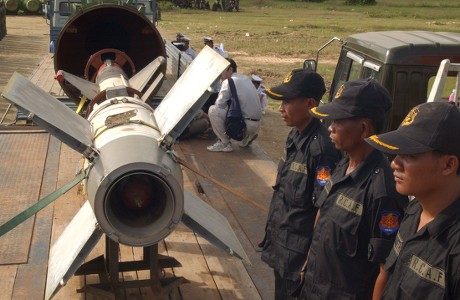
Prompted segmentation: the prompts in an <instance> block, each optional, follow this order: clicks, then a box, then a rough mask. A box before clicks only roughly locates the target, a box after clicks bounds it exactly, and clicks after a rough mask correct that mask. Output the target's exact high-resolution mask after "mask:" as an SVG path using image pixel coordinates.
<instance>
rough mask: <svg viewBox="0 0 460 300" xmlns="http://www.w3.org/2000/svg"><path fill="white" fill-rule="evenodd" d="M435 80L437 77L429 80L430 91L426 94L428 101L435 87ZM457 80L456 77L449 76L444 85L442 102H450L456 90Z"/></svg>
mask: <svg viewBox="0 0 460 300" xmlns="http://www.w3.org/2000/svg"><path fill="white" fill-rule="evenodd" d="M435 79H436V76H432V77H430V79H429V80H428V90H427V94H426V98H427V99H428V96H429V95H430V92H431V88H432V87H433V83H434V80H435ZM456 80H457V77H456V76H448V77H447V78H446V83H445V84H444V89H443V90H442V100H444V101H448V99H449V96H450V94H451V93H452V90H453V89H455V83H456ZM458 95H460V93H459V92H457V96H458Z"/></svg>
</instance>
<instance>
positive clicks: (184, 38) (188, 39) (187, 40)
mask: <svg viewBox="0 0 460 300" xmlns="http://www.w3.org/2000/svg"><path fill="white" fill-rule="evenodd" d="M182 41H183V42H186V43H188V42H190V38H189V37H188V36H183V37H182Z"/></svg>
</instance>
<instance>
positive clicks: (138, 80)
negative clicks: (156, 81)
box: [129, 56, 166, 92]
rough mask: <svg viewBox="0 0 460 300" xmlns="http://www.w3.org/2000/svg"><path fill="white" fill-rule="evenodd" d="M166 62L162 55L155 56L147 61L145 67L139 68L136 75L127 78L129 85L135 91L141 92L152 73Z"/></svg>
mask: <svg viewBox="0 0 460 300" xmlns="http://www.w3.org/2000/svg"><path fill="white" fill-rule="evenodd" d="M164 64H166V58H164V57H163V56H159V57H157V58H156V59H155V60H153V61H152V62H151V63H149V64H148V65H147V66H146V67H145V68H143V69H142V70H140V71H139V72H138V73H136V75H134V76H133V77H131V78H130V79H129V86H130V87H132V88H133V89H135V90H136V91H140V92H142V91H143V89H144V87H145V86H146V85H147V83H148V82H149V81H150V79H151V78H152V76H153V75H155V73H156V72H157V70H158V69H159V68H160V67H161V66H163V65H164Z"/></svg>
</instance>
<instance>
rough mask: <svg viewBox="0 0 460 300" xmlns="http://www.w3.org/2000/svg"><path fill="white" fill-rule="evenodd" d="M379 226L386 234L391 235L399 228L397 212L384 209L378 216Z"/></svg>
mask: <svg viewBox="0 0 460 300" xmlns="http://www.w3.org/2000/svg"><path fill="white" fill-rule="evenodd" d="M379 227H380V230H381V231H382V232H384V233H385V234H386V235H391V234H393V233H395V232H396V231H398V229H399V212H396V211H384V212H382V217H381V218H380V222H379Z"/></svg>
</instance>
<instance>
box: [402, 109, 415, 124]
mask: <svg viewBox="0 0 460 300" xmlns="http://www.w3.org/2000/svg"><path fill="white" fill-rule="evenodd" d="M417 115H418V108H417V107H414V108H413V109H412V110H411V111H410V112H409V113H408V114H407V116H406V117H405V118H404V120H403V121H402V122H401V126H407V125H410V124H412V122H414V120H415V117H417Z"/></svg>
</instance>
